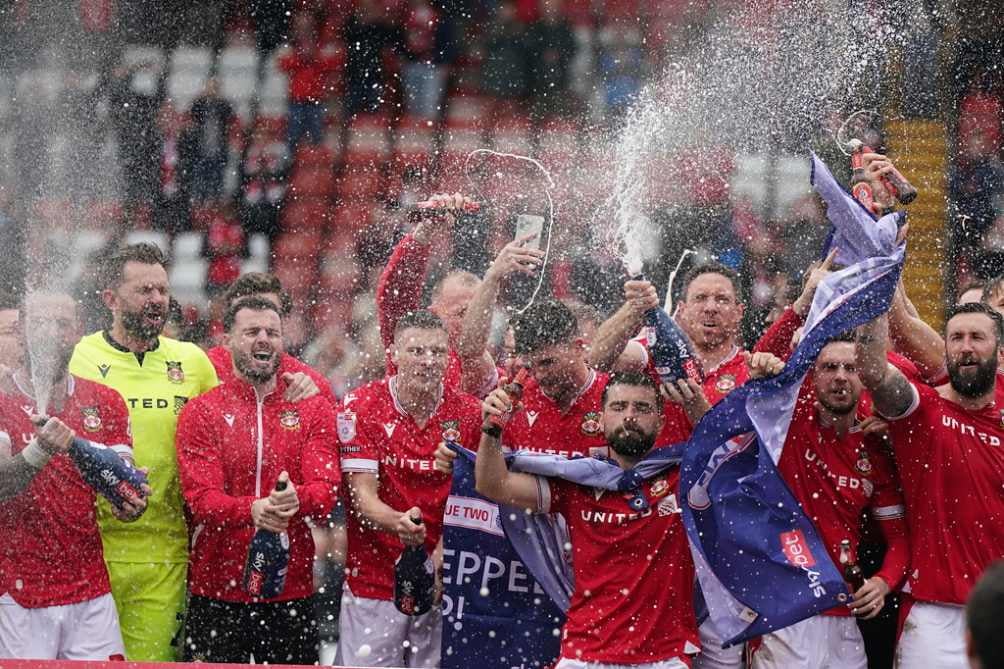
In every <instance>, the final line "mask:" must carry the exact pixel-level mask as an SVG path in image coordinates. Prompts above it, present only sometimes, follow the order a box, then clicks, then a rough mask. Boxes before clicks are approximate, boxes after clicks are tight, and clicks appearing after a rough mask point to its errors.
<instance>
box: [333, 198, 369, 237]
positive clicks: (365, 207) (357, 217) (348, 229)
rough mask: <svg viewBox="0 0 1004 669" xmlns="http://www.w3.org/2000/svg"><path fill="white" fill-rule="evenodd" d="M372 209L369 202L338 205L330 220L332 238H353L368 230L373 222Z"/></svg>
mask: <svg viewBox="0 0 1004 669" xmlns="http://www.w3.org/2000/svg"><path fill="white" fill-rule="evenodd" d="M373 207H374V205H373V204H372V203H371V202H347V203H343V204H341V205H339V206H338V208H336V209H335V211H334V215H333V216H332V219H331V234H332V235H333V237H334V238H343V237H342V236H343V235H351V236H355V235H356V234H358V233H359V232H361V231H363V230H365V229H366V228H368V227H369V226H370V223H371V222H372V220H373Z"/></svg>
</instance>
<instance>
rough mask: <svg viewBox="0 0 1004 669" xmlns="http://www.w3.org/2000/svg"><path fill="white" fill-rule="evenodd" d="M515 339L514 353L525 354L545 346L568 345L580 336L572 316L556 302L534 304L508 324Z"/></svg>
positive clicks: (570, 311) (576, 322) (563, 306)
mask: <svg viewBox="0 0 1004 669" xmlns="http://www.w3.org/2000/svg"><path fill="white" fill-rule="evenodd" d="M509 325H510V326H511V327H512V332H513V335H514V336H515V339H516V353H517V354H518V355H526V354H528V353H533V352H534V351H539V350H540V349H542V348H544V347H545V346H553V345H555V344H567V343H569V342H571V341H572V340H574V339H575V338H576V337H577V336H578V335H579V324H578V321H577V320H576V319H575V314H574V313H572V310H571V309H569V308H568V306H566V305H565V304H562V303H561V302H558V301H557V300H544V301H542V302H534V303H533V304H531V305H530V306H529V308H527V310H526V311H524V312H523V313H521V314H517V315H516V316H514V317H513V319H512V320H511V321H510V322H509Z"/></svg>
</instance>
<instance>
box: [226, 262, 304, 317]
mask: <svg viewBox="0 0 1004 669" xmlns="http://www.w3.org/2000/svg"><path fill="white" fill-rule="evenodd" d="M266 293H275V294H276V295H278V296H279V307H280V310H279V315H280V316H288V315H289V313H290V312H291V311H292V310H293V300H292V298H290V296H289V293H287V292H286V291H284V290H283V289H282V283H281V282H280V281H279V277H277V276H276V275H275V274H268V273H266V272H248V273H246V274H242V275H241V276H240V277H238V278H237V280H236V281H234V282H233V283H232V284H230V287H229V288H227V292H226V293H224V294H223V299H224V300H225V301H226V304H227V305H230V304H233V303H234V300H239V299H241V298H242V297H251V296H254V295H264V294H266Z"/></svg>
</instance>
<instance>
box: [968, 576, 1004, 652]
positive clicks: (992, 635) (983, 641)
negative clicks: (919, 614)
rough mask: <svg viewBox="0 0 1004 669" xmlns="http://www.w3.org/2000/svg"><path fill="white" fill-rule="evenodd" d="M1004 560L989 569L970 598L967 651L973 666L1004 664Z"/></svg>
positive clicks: (970, 594)
mask: <svg viewBox="0 0 1004 669" xmlns="http://www.w3.org/2000/svg"><path fill="white" fill-rule="evenodd" d="M1002 634H1004V562H997V563H996V564H994V565H993V566H991V567H990V568H989V569H987V570H986V571H985V572H983V576H982V577H981V578H980V580H979V582H977V584H976V586H975V587H974V588H973V591H972V592H970V593H969V601H968V602H966V655H967V656H968V657H969V666H970V667H972V669H994V668H995V667H1004V645H1002V644H1001V642H1000V639H1001V635H1002Z"/></svg>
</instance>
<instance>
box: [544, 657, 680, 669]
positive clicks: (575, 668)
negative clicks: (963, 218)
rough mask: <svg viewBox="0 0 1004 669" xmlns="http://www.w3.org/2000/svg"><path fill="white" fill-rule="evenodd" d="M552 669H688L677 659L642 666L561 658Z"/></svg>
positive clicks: (646, 663)
mask: <svg viewBox="0 0 1004 669" xmlns="http://www.w3.org/2000/svg"><path fill="white" fill-rule="evenodd" d="M554 669H689V665H688V664H687V663H686V662H684V661H683V660H681V659H680V658H678V657H674V658H672V659H670V660H659V661H658V662H644V663H642V664H609V663H607V662H583V661H582V660H569V659H568V658H567V657H563V658H561V659H560V660H558V664H557V665H556V666H555V667H554Z"/></svg>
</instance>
